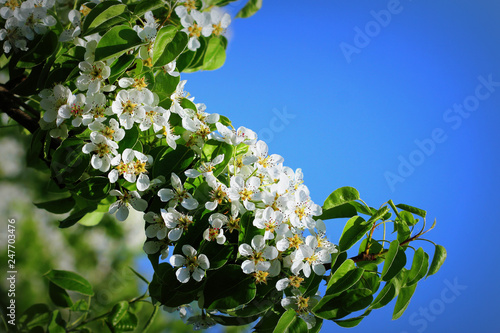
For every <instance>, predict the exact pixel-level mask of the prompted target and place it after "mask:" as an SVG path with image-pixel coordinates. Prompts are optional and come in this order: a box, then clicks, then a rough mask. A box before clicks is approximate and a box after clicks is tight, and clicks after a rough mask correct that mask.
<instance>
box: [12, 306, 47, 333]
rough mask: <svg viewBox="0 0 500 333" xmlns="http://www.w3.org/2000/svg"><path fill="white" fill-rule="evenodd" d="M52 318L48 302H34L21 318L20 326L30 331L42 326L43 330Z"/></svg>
mask: <svg viewBox="0 0 500 333" xmlns="http://www.w3.org/2000/svg"><path fill="white" fill-rule="evenodd" d="M51 319H52V313H51V311H50V309H49V307H48V306H47V304H40V303H39V304H33V305H32V306H30V307H29V308H28V309H26V311H24V312H23V314H22V315H21V317H20V318H19V326H20V327H22V328H25V330H26V331H29V332H31V331H34V330H35V328H37V327H41V328H42V329H43V330H42V332H43V331H45V328H46V327H47V325H48V324H49V322H50V320H51Z"/></svg>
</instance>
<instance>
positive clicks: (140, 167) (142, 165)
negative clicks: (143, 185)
mask: <svg viewBox="0 0 500 333" xmlns="http://www.w3.org/2000/svg"><path fill="white" fill-rule="evenodd" d="M134 171H135V174H136V175H140V174H141V173H144V172H146V162H141V161H136V162H135V164H134Z"/></svg>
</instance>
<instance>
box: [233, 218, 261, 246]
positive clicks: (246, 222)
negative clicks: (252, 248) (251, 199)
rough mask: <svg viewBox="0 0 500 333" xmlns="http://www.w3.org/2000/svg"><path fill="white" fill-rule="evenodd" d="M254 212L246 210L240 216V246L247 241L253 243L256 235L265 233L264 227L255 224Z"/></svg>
mask: <svg viewBox="0 0 500 333" xmlns="http://www.w3.org/2000/svg"><path fill="white" fill-rule="evenodd" d="M253 220H254V218H253V215H252V212H246V213H245V214H243V216H242V217H241V218H240V233H239V235H238V246H239V245H241V244H243V243H245V244H251V243H252V239H253V238H254V236H256V235H264V229H259V228H257V227H256V226H254V225H253Z"/></svg>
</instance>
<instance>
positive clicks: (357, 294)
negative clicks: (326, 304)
mask: <svg viewBox="0 0 500 333" xmlns="http://www.w3.org/2000/svg"><path fill="white" fill-rule="evenodd" d="M342 298H343V299H344V302H343V304H342V308H343V309H344V310H345V311H347V312H356V311H360V310H363V309H365V308H366V307H368V306H369V305H370V303H371V302H372V301H373V296H372V291H371V290H370V289H366V288H360V289H350V290H347V291H346V293H344V294H343V296H342Z"/></svg>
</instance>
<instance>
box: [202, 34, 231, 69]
mask: <svg viewBox="0 0 500 333" xmlns="http://www.w3.org/2000/svg"><path fill="white" fill-rule="evenodd" d="M225 61H226V49H225V48H224V45H223V43H222V41H221V39H220V38H217V37H212V38H210V41H209V42H208V46H207V51H206V52H205V55H204V58H203V69H204V70H206V71H213V70H215V69H217V68H220V67H222V65H224V62H225Z"/></svg>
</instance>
